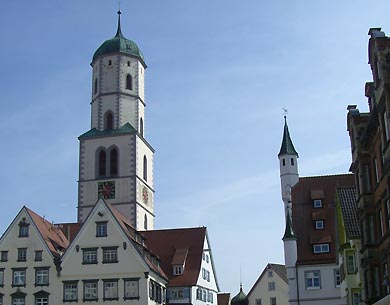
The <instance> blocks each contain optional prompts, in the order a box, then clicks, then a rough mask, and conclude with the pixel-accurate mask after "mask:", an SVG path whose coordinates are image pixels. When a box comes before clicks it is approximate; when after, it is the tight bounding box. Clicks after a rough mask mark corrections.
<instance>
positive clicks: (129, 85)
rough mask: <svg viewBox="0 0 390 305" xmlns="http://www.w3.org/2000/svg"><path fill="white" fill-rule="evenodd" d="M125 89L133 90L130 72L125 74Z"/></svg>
mask: <svg viewBox="0 0 390 305" xmlns="http://www.w3.org/2000/svg"><path fill="white" fill-rule="evenodd" d="M126 89H128V90H133V78H132V77H131V75H130V74H127V75H126Z"/></svg>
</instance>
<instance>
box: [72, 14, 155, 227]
mask: <svg viewBox="0 0 390 305" xmlns="http://www.w3.org/2000/svg"><path fill="white" fill-rule="evenodd" d="M120 16H121V12H120V11H119V12H118V28H117V32H116V34H115V36H114V37H113V38H111V39H109V40H106V41H105V42H104V43H103V44H102V45H101V46H100V47H99V48H98V49H97V50H96V52H95V54H94V55H93V58H92V63H91V66H92V96H91V129H90V130H89V131H87V132H86V133H84V134H82V135H81V136H80V137H79V141H80V160H79V182H78V222H84V221H85V219H86V217H87V216H88V214H89V212H90V211H91V209H92V207H93V206H94V205H95V203H96V202H97V200H98V199H99V198H103V199H104V200H106V201H107V202H108V203H110V204H112V205H113V206H114V207H115V208H116V209H117V210H119V211H120V212H121V213H122V214H123V215H125V216H126V217H127V218H128V219H130V220H131V222H132V224H133V225H134V227H135V228H136V229H137V230H150V229H153V223H154V206H153V195H154V189H153V153H154V149H153V148H152V146H151V145H150V144H149V143H148V141H147V140H146V139H145V134H146V132H145V126H146V124H145V106H146V104H145V92H144V79H145V69H146V64H145V61H144V57H143V55H142V53H141V50H140V49H139V48H138V46H137V45H136V44H135V43H134V42H133V41H131V40H129V39H126V38H125V37H124V36H123V34H122V30H121V23H120V21H121V20H120Z"/></svg>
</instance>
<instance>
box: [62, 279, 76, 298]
mask: <svg viewBox="0 0 390 305" xmlns="http://www.w3.org/2000/svg"><path fill="white" fill-rule="evenodd" d="M77 286H78V285H77V281H72V282H64V302H71V301H75V302H77V288H78V287H77Z"/></svg>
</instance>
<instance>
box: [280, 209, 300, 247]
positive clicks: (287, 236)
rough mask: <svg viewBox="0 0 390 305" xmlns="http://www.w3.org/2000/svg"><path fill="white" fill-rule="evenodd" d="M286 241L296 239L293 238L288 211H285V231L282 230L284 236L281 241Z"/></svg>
mask: <svg viewBox="0 0 390 305" xmlns="http://www.w3.org/2000/svg"><path fill="white" fill-rule="evenodd" d="M286 239H297V237H296V236H295V233H294V231H293V228H292V225H291V217H290V210H289V209H287V215H286V229H285V230H284V235H283V238H282V240H283V241H284V240H286Z"/></svg>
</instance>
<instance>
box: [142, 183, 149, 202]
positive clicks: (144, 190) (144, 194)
mask: <svg viewBox="0 0 390 305" xmlns="http://www.w3.org/2000/svg"><path fill="white" fill-rule="evenodd" d="M142 201H143V202H144V203H145V204H148V201H149V193H148V189H147V188H146V186H144V187H143V188H142Z"/></svg>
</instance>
